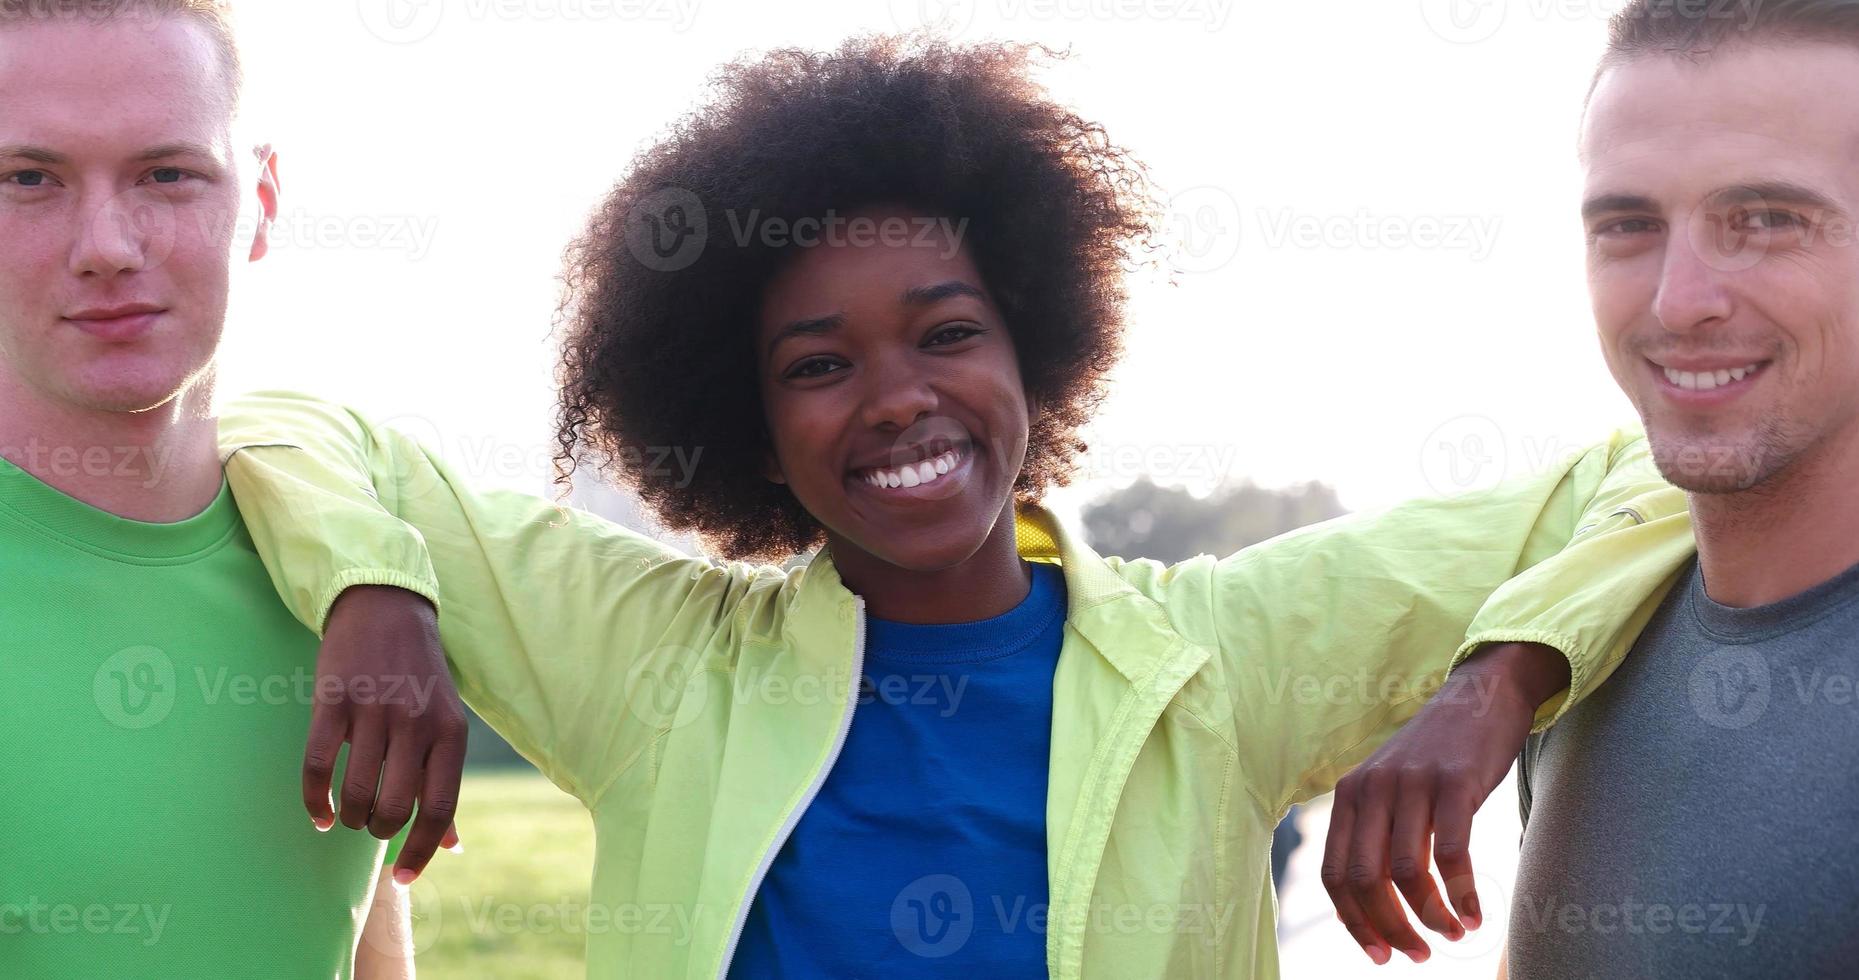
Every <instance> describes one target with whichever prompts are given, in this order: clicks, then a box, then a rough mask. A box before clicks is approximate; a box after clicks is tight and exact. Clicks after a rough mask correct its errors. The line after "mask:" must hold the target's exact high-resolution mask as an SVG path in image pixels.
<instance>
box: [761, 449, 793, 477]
mask: <svg viewBox="0 0 1859 980" xmlns="http://www.w3.org/2000/svg"><path fill="white" fill-rule="evenodd" d="M762 476H763V477H765V478H767V480H768V482H769V483H779V484H781V485H782V486H786V485H787V474H786V473H783V472H782V471H781V461H780V460H779V459H776V458H775V451H774V450H773V449H763V450H762Z"/></svg>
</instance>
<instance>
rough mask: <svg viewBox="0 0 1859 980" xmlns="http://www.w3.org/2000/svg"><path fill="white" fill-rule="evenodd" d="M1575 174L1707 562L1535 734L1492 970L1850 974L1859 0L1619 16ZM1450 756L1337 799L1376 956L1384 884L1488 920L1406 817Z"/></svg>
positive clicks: (1649, 419)
mask: <svg viewBox="0 0 1859 980" xmlns="http://www.w3.org/2000/svg"><path fill="white" fill-rule="evenodd" d="M1580 163H1581V166H1582V169H1583V171H1584V175H1585V179H1586V186H1585V188H1584V191H1583V202H1582V208H1581V213H1582V221H1583V224H1584V226H1585V230H1586V232H1587V246H1588V286H1589V293H1590V295H1591V298H1592V300H1593V307H1594V313H1595V322H1596V326H1597V327H1598V328H1599V334H1600V339H1601V344H1602V350H1603V353H1604V354H1605V356H1606V359H1607V363H1608V367H1609V369H1610V370H1611V371H1612V373H1613V375H1614V378H1615V380H1616V381H1617V382H1618V383H1619V384H1620V387H1621V389H1622V390H1623V391H1624V392H1625V393H1626V394H1627V396H1628V397H1629V398H1630V399H1631V400H1632V401H1633V404H1634V407H1635V408H1636V409H1637V410H1638V411H1639V414H1640V417H1641V418H1642V419H1643V420H1644V422H1645V425H1646V430H1647V435H1648V436H1649V439H1650V442H1651V445H1652V450H1653V456H1654V460H1655V462H1657V464H1658V466H1659V469H1660V471H1661V473H1662V474H1664V476H1665V477H1666V479H1668V480H1670V481H1671V482H1672V483H1673V484H1675V485H1677V486H1679V487H1680V488H1682V489H1684V490H1685V491H1687V492H1688V495H1689V500H1690V509H1691V516H1692V521H1693V525H1694V528H1695V531H1696V536H1697V544H1698V559H1697V562H1696V563H1695V564H1694V565H1693V566H1692V567H1691V569H1690V570H1689V572H1688V573H1687V574H1685V575H1684V576H1682V577H1681V578H1680V579H1679V581H1678V582H1677V583H1676V584H1675V588H1674V590H1673V591H1672V592H1671V593H1670V594H1669V595H1668V597H1667V599H1666V601H1665V602H1664V604H1663V605H1662V607H1661V608H1660V610H1659V611H1658V613H1657V614H1656V615H1655V616H1654V618H1653V620H1652V621H1651V623H1650V624H1649V625H1648V627H1647V629H1646V631H1645V632H1644V633H1643V634H1642V635H1641V637H1640V639H1639V641H1638V643H1637V644H1636V645H1635V647H1634V649H1633V652H1632V654H1631V655H1630V656H1628V657H1627V658H1626V660H1625V662H1624V663H1622V664H1621V665H1620V666H1619V668H1618V670H1617V671H1616V672H1615V673H1614V674H1613V676H1612V678H1611V679H1610V680H1609V681H1608V682H1607V684H1606V685H1605V686H1604V687H1603V688H1602V689H1600V690H1599V691H1598V692H1596V693H1595V694H1594V695H1592V696H1591V697H1590V698H1589V699H1588V700H1586V701H1585V702H1583V703H1582V704H1580V705H1577V706H1575V707H1574V708H1573V709H1572V710H1571V711H1570V712H1569V713H1568V715H1567V717H1566V718H1565V719H1564V720H1563V721H1562V722H1561V724H1560V725H1558V726H1557V727H1556V728H1554V729H1551V730H1550V731H1548V732H1546V733H1544V734H1543V735H1541V736H1537V737H1535V738H1534V739H1532V740H1531V741H1530V742H1529V743H1528V746H1527V749H1526V751H1525V753H1524V755H1523V759H1522V764H1521V767H1520V768H1521V778H1520V783H1521V786H1522V789H1523V795H1524V799H1523V805H1524V811H1525V819H1526V826H1525V831H1524V837H1523V853H1522V861H1521V864H1520V866H1519V873H1518V879H1517V883H1516V889H1515V893H1514V894H1513V896H1512V902H1511V908H1510V914H1509V933H1508V956H1509V963H1508V968H1509V973H1510V975H1511V976H1512V977H1516V978H1521V980H1539V978H1542V980H1579V978H1606V980H1614V978H1619V980H1629V978H1631V980H1647V978H1663V977H1676V978H1683V980H1704V978H1710V977H1736V978H1749V977H1770V976H1774V977H1788V978H1821V977H1859V926H1856V925H1855V918H1856V917H1859V874H1855V872H1856V871H1859V843H1856V842H1855V838H1856V837H1859V782H1856V781H1859V775H1856V774H1859V691H1855V679H1856V678H1859V0H1630V2H1628V3H1627V4H1625V6H1624V7H1622V8H1621V10H1620V12H1619V13H1618V14H1617V15H1616V16H1615V17H1614V19H1613V21H1612V23H1611V24H1610V33H1609V43H1608V48H1607V53H1606V55H1605V57H1604V58H1603V60H1602V63H1601V66H1600V70H1599V71H1598V73H1597V74H1596V77H1595V83H1594V87H1593V90H1592V92H1591V93H1590V96H1589V103H1588V109H1587V113H1586V116H1585V118H1584V120H1583V125H1582V132H1581V139H1580ZM1597 625H1604V624H1597ZM1499 748H1500V749H1502V748H1504V747H1499ZM1440 756H1441V752H1440V751H1439V747H1438V746H1437V745H1428V744H1426V743H1424V742H1422V741H1419V740H1417V739H1416V738H1415V737H1414V736H1412V735H1410V734H1409V733H1405V732H1404V733H1402V734H1401V735H1397V736H1396V737H1395V738H1394V739H1393V740H1391V741H1389V742H1388V743H1387V744H1386V745H1385V746H1383V747H1382V749H1381V750H1379V751H1378V752H1377V753H1376V754H1375V756H1373V757H1371V758H1370V759H1369V760H1368V762H1366V763H1364V765H1363V767H1362V769H1361V770H1358V772H1364V771H1366V772H1370V773H1372V775H1373V776H1374V778H1362V779H1355V780H1351V781H1349V782H1350V783H1351V786H1352V789H1351V792H1352V794H1353V795H1352V796H1351V797H1350V798H1348V799H1345V796H1344V791H1343V788H1342V787H1339V791H1338V797H1337V808H1336V810H1337V812H1338V813H1339V814H1344V815H1345V816H1346V817H1347V820H1346V821H1345V822H1343V823H1338V822H1336V819H1337V818H1333V822H1332V829H1333V834H1332V839H1331V841H1330V842H1329V844H1328V847H1327V850H1326V857H1325V868H1324V871H1325V881H1326V884H1327V883H1330V882H1331V881H1336V882H1338V883H1339V886H1338V887H1336V888H1333V889H1332V896H1333V897H1337V896H1338V895H1339V893H1340V895H1341V897H1340V898H1339V899H1338V910H1339V915H1341V916H1344V918H1345V922H1351V921H1353V922H1354V923H1355V924H1356V926H1357V928H1358V929H1359V928H1360V925H1361V923H1362V921H1363V920H1364V919H1366V920H1367V921H1368V922H1370V923H1372V925H1373V928H1372V929H1371V930H1368V931H1367V941H1364V937H1363V935H1361V934H1358V935H1357V940H1358V942H1361V943H1362V944H1363V947H1364V950H1365V951H1367V952H1371V954H1372V953H1374V952H1380V953H1381V955H1382V957H1383V958H1385V956H1386V952H1385V947H1384V946H1382V945H1380V944H1385V943H1387V942H1388V941H1389V939H1390V938H1391V937H1402V936H1403V935H1404V932H1403V930H1405V929H1406V927H1407V922H1406V919H1405V917H1404V915H1403V913H1402V911H1401V910H1400V908H1399V904H1398V900H1397V899H1396V898H1395V897H1394V896H1395V895H1396V894H1397V889H1398V894H1399V895H1401V896H1403V897H1405V898H1406V899H1407V901H1408V903H1409V905H1410V906H1412V907H1413V908H1414V909H1415V910H1417V911H1420V910H1424V912H1425V914H1424V915H1423V921H1427V922H1428V924H1429V925H1431V926H1432V927H1433V928H1434V929H1435V930H1437V931H1440V932H1442V933H1445V934H1447V935H1448V936H1452V937H1455V938H1456V936H1457V935H1458V934H1460V930H1461V929H1463V928H1476V927H1477V925H1478V921H1479V917H1478V909H1477V905H1476V897H1475V896H1470V892H1471V889H1470V888H1468V887H1467V884H1466V881H1464V880H1460V881H1457V883H1456V884H1455V882H1453V881H1448V882H1447V883H1446V884H1447V887H1446V889H1445V891H1446V894H1447V895H1449V896H1451V900H1452V909H1453V911H1454V912H1456V913H1457V914H1456V915H1453V914H1446V913H1445V912H1444V910H1443V909H1441V908H1440V907H1439V903H1440V900H1439V899H1438V897H1437V896H1438V894H1439V893H1438V891H1437V890H1435V888H1434V886H1433V881H1432V878H1431V876H1430V874H1429V873H1428V856H1429V855H1428V849H1427V846H1426V844H1425V842H1426V840H1427V839H1428V837H1429V835H1432V834H1434V833H1435V832H1436V831H1437V832H1438V838H1437V839H1436V840H1434V841H1433V843H1432V846H1431V851H1432V854H1433V855H1434V856H1437V857H1438V858H1439V860H1440V863H1441V865H1442V866H1451V867H1455V868H1456V867H1463V866H1464V845H1465V837H1464V834H1463V828H1460V827H1456V826H1455V827H1451V828H1448V827H1443V826H1441V827H1435V826H1433V825H1430V824H1428V823H1426V822H1425V821H1424V820H1422V821H1419V822H1416V821H1415V820H1414V819H1413V815H1415V814H1420V815H1424V814H1426V813H1430V812H1433V808H1432V807H1430V806H1429V805H1428V804H1427V798H1428V797H1429V796H1431V795H1435V794H1437V792H1438V790H1437V788H1436V783H1437V781H1436V780H1434V779H1432V778H1431V775H1430V774H1433V773H1436V772H1437V769H1438V759H1439V758H1440ZM1352 775H1353V774H1352ZM1470 805H1476V801H1470ZM1339 828H1340V829H1339ZM1462 877H1463V876H1462ZM1461 895H1467V896H1470V900H1469V901H1467V900H1464V899H1462V898H1461ZM1358 908H1361V909H1366V910H1367V914H1366V916H1365V915H1363V914H1362V913H1361V912H1359V911H1357V909H1358ZM1352 917H1353V918H1352ZM1396 948H1399V949H1402V950H1403V951H1405V952H1408V954H1409V955H1410V956H1412V957H1413V958H1415V959H1424V958H1425V956H1426V954H1427V949H1426V947H1425V946H1424V944H1421V943H1418V942H1416V941H1414V940H1413V939H1412V938H1411V936H1408V937H1407V938H1406V940H1405V945H1398V944H1397V945H1396Z"/></svg>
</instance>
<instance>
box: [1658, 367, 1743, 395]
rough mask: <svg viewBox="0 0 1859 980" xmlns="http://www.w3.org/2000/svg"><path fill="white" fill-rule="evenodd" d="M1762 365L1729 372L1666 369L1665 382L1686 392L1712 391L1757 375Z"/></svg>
mask: <svg viewBox="0 0 1859 980" xmlns="http://www.w3.org/2000/svg"><path fill="white" fill-rule="evenodd" d="M1760 367H1762V365H1761V364H1751V365H1749V366H1748V367H1740V368H1732V369H1730V370H1728V371H1680V370H1677V369H1676V368H1666V369H1665V380H1667V381H1670V382H1671V383H1673V384H1675V385H1677V386H1678V387H1680V388H1683V389H1685V390H1686V391H1710V390H1711V389H1713V388H1719V387H1722V386H1723V385H1727V384H1729V383H1730V382H1732V381H1741V380H1743V379H1744V378H1747V377H1749V376H1750V375H1752V374H1755V373H1756V370H1757V369H1758V368H1760Z"/></svg>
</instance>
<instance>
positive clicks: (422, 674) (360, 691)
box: [303, 586, 465, 885]
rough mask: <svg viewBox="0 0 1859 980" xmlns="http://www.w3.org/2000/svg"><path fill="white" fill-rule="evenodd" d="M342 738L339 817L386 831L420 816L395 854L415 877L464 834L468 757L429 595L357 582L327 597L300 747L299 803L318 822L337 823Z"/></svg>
mask: <svg viewBox="0 0 1859 980" xmlns="http://www.w3.org/2000/svg"><path fill="white" fill-rule="evenodd" d="M344 742H346V743H348V745H349V758H348V765H347V766H346V767H345V770H344V773H343V779H342V787H341V811H340V816H341V820H342V824H343V826H345V827H348V828H350V829H352V830H361V829H362V828H364V827H365V828H367V829H368V832H369V833H371V834H373V835H374V836H376V837H379V838H381V839H382V840H388V839H390V838H392V837H393V836H394V835H395V834H398V833H399V832H400V829H401V828H402V827H404V826H406V824H407V821H408V820H413V830H412V832H410V833H409V834H408V835H407V840H406V843H405V844H404V845H402V847H401V849H400V857H399V859H398V860H397V861H396V862H395V864H394V878H395V880H396V881H398V882H399V883H400V884H402V885H406V884H411V883H412V881H413V880H414V878H416V877H418V875H419V873H420V872H421V871H424V870H425V868H426V865H427V863H428V862H429V861H431V860H432V857H433V853H434V852H435V851H437V850H438V849H439V848H440V847H447V848H456V847H457V845H458V836H457V833H456V832H455V831H454V830H453V829H452V815H453V812H454V811H455V810H456V808H457V805H458V790H459V782H460V780H461V778H462V776H463V773H464V765H465V707H464V704H463V703H462V702H460V701H459V699H458V691H457V689H456V688H454V687H453V686H452V676H451V674H450V673H449V672H448V671H447V669H446V664H445V650H444V648H443V647H442V646H440V643H439V622H438V615H437V613H436V612H435V611H434V609H433V606H432V603H430V602H428V601H427V600H426V598H425V597H424V596H421V595H419V594H418V593H414V592H408V591H406V590H404V589H396V588H391V587H388V586H357V587H355V588H351V589H348V590H347V591H345V592H343V593H342V595H341V597H340V598H338V599H337V600H336V602H335V605H334V606H332V607H331V609H330V613H329V621H328V623H327V624H326V625H325V628H324V631H323V646H322V649H321V651H320V652H319V653H318V654H317V659H316V704H315V707H314V709H313V710H312V712H311V716H310V737H309V742H308V745H307V746H306V747H305V750H304V758H303V803H304V807H305V808H306V809H307V810H309V811H310V821H311V823H313V824H315V825H316V828H317V829H318V830H328V829H329V828H330V827H332V826H334V824H335V820H336V816H337V814H336V811H335V810H334V809H333V808H332V805H331V801H330V787H331V782H332V780H333V778H334V771H335V764H336V757H337V754H338V753H339V752H340V751H341V750H342V745H343V743H344ZM384 767H385V768H384ZM416 814H417V816H416Z"/></svg>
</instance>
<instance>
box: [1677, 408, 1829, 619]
mask: <svg viewBox="0 0 1859 980" xmlns="http://www.w3.org/2000/svg"><path fill="white" fill-rule="evenodd" d="M1856 487H1859V438H1852V437H1849V438H1847V439H1845V440H1843V441H1836V442H1830V443H1829V444H1828V445H1826V446H1823V447H1821V448H1820V449H1819V450H1817V451H1815V452H1814V453H1812V454H1811V455H1810V456H1809V457H1805V458H1803V459H1801V460H1798V461H1796V462H1795V463H1794V464H1793V465H1791V466H1790V467H1789V468H1788V469H1787V470H1786V471H1784V472H1782V473H1780V474H1777V475H1776V476H1775V477H1774V478H1772V479H1770V480H1768V481H1765V482H1764V483H1762V484H1760V485H1758V486H1756V487H1753V488H1751V489H1749V490H1746V491H1743V492H1742V493H1735V494H1709V495H1707V494H1695V493H1694V494H1692V495H1691V516H1692V519H1693V522H1694V524H1695V525H1696V527H1697V536H1698V559H1699V561H1700V563H1701V564H1702V566H1703V569H1704V581H1705V583H1706V585H1707V587H1708V591H1709V594H1710V597H1711V599H1713V600H1714V601H1716V602H1720V603H1722V604H1724V605H1726V606H1735V607H1738V608H1745V609H1746V608H1751V607H1754V606H1766V605H1769V604H1771V603H1775V602H1780V601H1781V600H1783V599H1786V598H1789V597H1790V596H1795V595H1799V594H1801V593H1802V592H1805V591H1807V590H1808V589H1811V588H1813V587H1814V586H1816V585H1819V584H1821V583H1823V582H1826V581H1828V580H1829V579H1832V578H1834V577H1836V576H1838V575H1839V574H1840V573H1841V572H1844V571H1846V570H1847V569H1849V568H1852V567H1853V566H1855V565H1859V498H1856V497H1855V488H1856Z"/></svg>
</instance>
